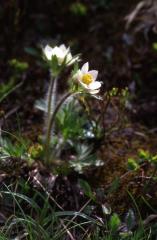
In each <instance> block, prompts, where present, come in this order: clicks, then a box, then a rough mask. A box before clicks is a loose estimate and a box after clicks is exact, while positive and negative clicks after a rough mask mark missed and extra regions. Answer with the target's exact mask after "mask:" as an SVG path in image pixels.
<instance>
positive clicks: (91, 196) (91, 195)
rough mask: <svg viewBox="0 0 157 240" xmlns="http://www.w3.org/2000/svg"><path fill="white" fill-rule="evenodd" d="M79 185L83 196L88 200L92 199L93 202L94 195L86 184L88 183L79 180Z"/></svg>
mask: <svg viewBox="0 0 157 240" xmlns="http://www.w3.org/2000/svg"><path fill="white" fill-rule="evenodd" d="M79 184H80V186H81V188H82V189H83V191H84V194H85V195H86V196H87V197H89V198H90V199H92V200H93V201H95V196H94V194H93V193H92V190H91V187H90V185H89V184H88V182H86V181H85V180H83V179H79Z"/></svg>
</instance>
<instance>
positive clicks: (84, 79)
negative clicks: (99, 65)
mask: <svg viewBox="0 0 157 240" xmlns="http://www.w3.org/2000/svg"><path fill="white" fill-rule="evenodd" d="M97 76H98V71H96V70H91V71H89V64H88V62H87V63H85V64H84V65H83V66H82V68H81V69H79V70H78V71H77V73H76V74H75V75H74V79H76V80H77V81H78V82H79V83H80V84H81V86H82V87H83V88H84V89H86V90H87V91H88V92H89V93H91V94H97V93H98V92H99V91H100V87H101V82H98V81H96V79H97Z"/></svg>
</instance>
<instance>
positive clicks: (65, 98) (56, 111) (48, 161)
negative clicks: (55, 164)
mask: <svg viewBox="0 0 157 240" xmlns="http://www.w3.org/2000/svg"><path fill="white" fill-rule="evenodd" d="M78 94H80V92H77V93H68V94H66V95H65V96H64V97H63V98H62V99H61V100H60V102H59V103H58V105H57V106H56V108H55V110H54V112H53V114H52V116H51V119H50V123H49V128H48V132H47V139H46V140H47V141H46V149H45V150H46V151H47V152H46V164H47V165H49V164H50V157H49V156H50V140H51V131H52V129H53V125H54V121H55V117H56V115H57V113H58V111H59V109H60V107H61V106H62V104H63V103H64V102H65V101H66V100H67V99H68V98H69V97H71V96H75V95H78Z"/></svg>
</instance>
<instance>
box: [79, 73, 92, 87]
mask: <svg viewBox="0 0 157 240" xmlns="http://www.w3.org/2000/svg"><path fill="white" fill-rule="evenodd" d="M82 82H83V83H84V84H87V85H89V84H90V83H91V82H93V76H92V75H91V74H89V73H86V74H84V75H83V77H82Z"/></svg>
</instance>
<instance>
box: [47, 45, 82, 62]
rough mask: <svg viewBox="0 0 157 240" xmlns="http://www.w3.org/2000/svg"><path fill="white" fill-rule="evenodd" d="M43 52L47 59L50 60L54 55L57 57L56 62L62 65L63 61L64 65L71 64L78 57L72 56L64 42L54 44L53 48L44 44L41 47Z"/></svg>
mask: <svg viewBox="0 0 157 240" xmlns="http://www.w3.org/2000/svg"><path fill="white" fill-rule="evenodd" d="M43 53H44V55H45V57H46V58H47V60H48V61H51V59H52V57H53V56H56V57H57V59H58V64H59V65H62V63H63V62H64V63H65V64H66V65H71V64H73V63H74V62H75V61H77V60H79V59H78V57H73V56H72V54H71V52H70V48H69V47H68V48H66V46H65V45H64V44H62V45H60V46H59V47H57V46H55V47H54V48H52V47H50V46H49V45H46V47H44V48H43Z"/></svg>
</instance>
